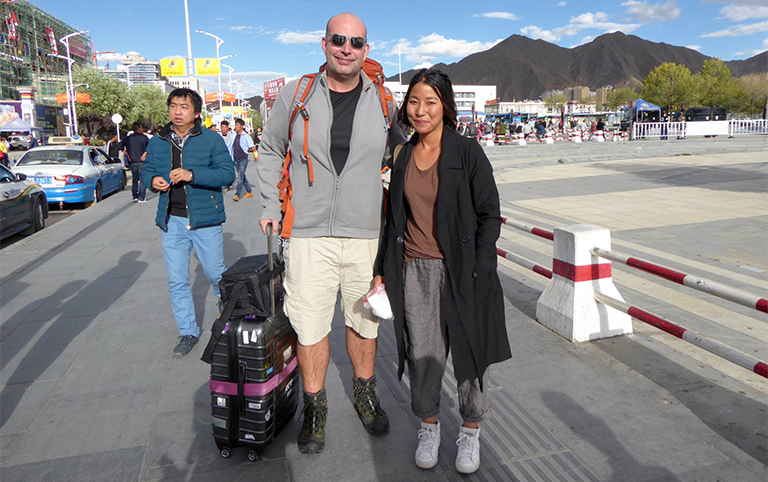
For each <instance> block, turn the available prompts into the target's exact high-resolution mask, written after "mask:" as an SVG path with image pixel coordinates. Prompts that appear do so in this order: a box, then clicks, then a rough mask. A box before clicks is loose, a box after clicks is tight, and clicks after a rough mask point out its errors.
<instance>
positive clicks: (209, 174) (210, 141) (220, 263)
mask: <svg viewBox="0 0 768 482" xmlns="http://www.w3.org/2000/svg"><path fill="white" fill-rule="evenodd" d="M202 106H203V100H202V98H201V97H200V95H199V94H198V93H197V92H195V91H193V90H190V89H176V90H174V91H173V92H171V93H170V95H169V96H168V113H169V114H170V117H171V123H170V124H168V125H167V126H165V127H164V128H163V129H161V130H160V132H159V133H158V135H156V136H154V137H153V138H152V140H151V141H150V142H149V146H147V161H146V166H144V171H143V172H142V176H141V179H142V181H143V182H144V183H145V185H147V186H151V188H152V191H154V192H159V193H160V196H159V200H158V203H157V217H156V218H155V223H156V224H157V225H158V226H159V227H160V229H162V230H163V234H162V240H163V258H164V260H165V268H166V270H167V271H168V291H169V293H170V296H171V306H172V307H173V314H174V317H175V318H176V325H177V326H178V328H179V334H180V339H179V343H178V345H176V348H174V350H173V354H174V355H175V356H184V355H186V354H187V353H189V352H190V351H191V350H192V348H193V347H194V346H195V344H196V343H197V341H198V339H199V337H200V328H199V327H198V325H197V318H196V316H195V305H194V301H193V299H192V289H191V287H190V284H189V258H190V255H191V254H192V248H193V247H194V248H195V253H196V254H197V259H198V260H199V261H200V265H201V266H202V267H203V272H204V273H205V276H206V277H207V278H208V280H209V281H210V282H211V285H212V286H213V291H214V293H216V297H217V298H220V297H221V294H220V292H219V280H221V274H222V273H223V272H224V237H223V231H222V227H221V224H222V223H223V222H224V221H225V220H226V214H225V213H224V197H223V196H222V193H221V188H222V187H223V186H228V185H230V184H232V182H233V181H234V180H235V169H234V165H233V163H232V158H231V157H230V155H229V150H228V149H227V145H226V144H225V143H224V139H223V138H222V137H221V136H220V135H218V134H217V133H216V132H214V131H211V130H208V129H202V128H201V127H200V112H201V111H202Z"/></svg>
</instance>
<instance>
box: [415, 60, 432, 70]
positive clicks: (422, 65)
mask: <svg viewBox="0 0 768 482" xmlns="http://www.w3.org/2000/svg"><path fill="white" fill-rule="evenodd" d="M432 65H434V64H432V63H431V62H422V63H420V64H419V65H417V66H415V67H414V68H413V70H421V69H428V68H430V67H432Z"/></svg>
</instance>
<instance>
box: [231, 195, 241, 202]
mask: <svg viewBox="0 0 768 482" xmlns="http://www.w3.org/2000/svg"><path fill="white" fill-rule="evenodd" d="M232 200H233V201H235V202H237V201H239V200H240V196H238V195H237V194H235V195H234V196H233V197H232Z"/></svg>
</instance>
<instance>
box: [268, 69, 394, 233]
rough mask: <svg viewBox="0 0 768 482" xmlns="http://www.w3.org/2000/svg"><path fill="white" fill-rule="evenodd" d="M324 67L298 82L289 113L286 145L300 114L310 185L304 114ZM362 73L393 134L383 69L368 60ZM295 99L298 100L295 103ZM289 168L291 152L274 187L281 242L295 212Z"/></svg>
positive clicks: (311, 174)
mask: <svg viewBox="0 0 768 482" xmlns="http://www.w3.org/2000/svg"><path fill="white" fill-rule="evenodd" d="M325 65H326V64H323V65H321V66H320V71H319V72H317V73H315V74H307V75H305V76H303V77H302V78H301V80H300V81H299V85H298V87H297V88H296V92H295V93H294V94H293V100H292V101H291V105H293V106H294V107H293V112H292V113H291V120H290V122H289V123H288V144H289V145H290V143H291V136H292V131H293V129H292V127H293V121H294V120H295V119H296V115H297V114H301V116H302V117H303V118H304V153H303V155H302V159H303V160H306V161H307V169H308V171H309V183H310V184H312V183H313V182H315V175H314V171H313V170H312V160H311V159H310V158H309V112H307V109H306V105H307V102H308V101H309V97H310V96H311V95H312V93H313V92H314V90H315V89H314V83H315V78H316V77H317V76H318V75H319V74H321V73H323V71H325ZM363 72H364V73H365V74H366V75H367V76H368V78H369V79H371V81H372V82H373V84H374V85H375V86H376V87H377V88H378V92H379V99H381V109H382V112H383V113H384V117H385V118H386V119H387V124H388V125H389V129H390V132H391V130H392V116H393V114H394V112H395V98H394V97H393V96H392V92H391V91H390V90H389V89H388V88H386V87H384V69H383V68H382V66H381V64H380V63H378V62H376V61H375V60H373V59H370V58H367V59H365V61H364V62H363ZM297 99H298V100H297ZM290 165H291V151H290V148H289V150H288V153H287V154H286V155H285V162H283V173H282V175H281V176H280V182H278V183H277V189H278V192H279V198H280V207H281V209H282V211H283V226H282V229H281V230H280V237H281V238H282V239H283V240H288V239H290V237H291V229H292V228H293V218H294V215H295V213H294V210H293V205H292V204H291V198H292V197H293V186H292V185H291V177H290V174H289V167H290Z"/></svg>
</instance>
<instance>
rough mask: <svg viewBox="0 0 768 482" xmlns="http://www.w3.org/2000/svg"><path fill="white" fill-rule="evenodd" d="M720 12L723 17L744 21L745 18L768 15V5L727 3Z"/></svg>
mask: <svg viewBox="0 0 768 482" xmlns="http://www.w3.org/2000/svg"><path fill="white" fill-rule="evenodd" d="M720 13H721V14H722V15H723V18H726V19H728V20H731V21H733V22H743V21H744V20H751V19H756V18H766V17H768V6H765V4H761V5H756V6H747V5H726V6H725V7H723V8H722V10H720Z"/></svg>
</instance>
